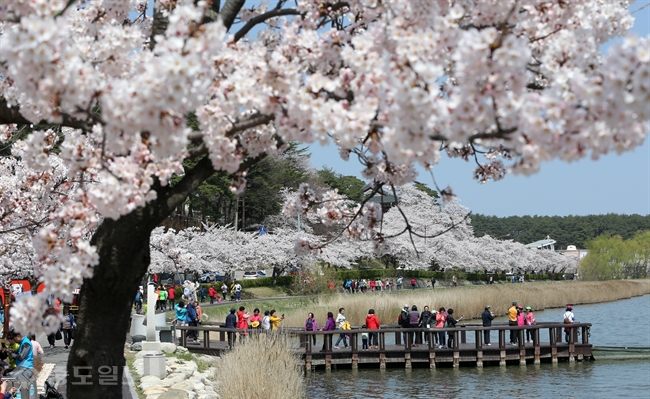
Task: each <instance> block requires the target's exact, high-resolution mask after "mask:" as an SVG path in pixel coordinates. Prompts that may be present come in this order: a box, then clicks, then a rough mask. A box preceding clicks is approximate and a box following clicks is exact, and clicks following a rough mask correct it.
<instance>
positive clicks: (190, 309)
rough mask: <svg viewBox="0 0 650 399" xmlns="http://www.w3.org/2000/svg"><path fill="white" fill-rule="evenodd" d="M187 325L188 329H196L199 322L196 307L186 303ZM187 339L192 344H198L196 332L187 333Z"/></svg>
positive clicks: (192, 303)
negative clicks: (192, 342)
mask: <svg viewBox="0 0 650 399" xmlns="http://www.w3.org/2000/svg"><path fill="white" fill-rule="evenodd" d="M186 308H187V325H188V326H189V327H198V326H199V320H198V318H197V315H196V307H195V306H194V302H188V304H187V307H186ZM187 339H192V340H193V341H194V342H199V334H198V332H197V331H196V330H192V331H189V332H188V333H187Z"/></svg>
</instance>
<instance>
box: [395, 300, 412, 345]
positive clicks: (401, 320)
mask: <svg viewBox="0 0 650 399" xmlns="http://www.w3.org/2000/svg"><path fill="white" fill-rule="evenodd" d="M397 324H399V325H400V327H402V328H404V329H406V328H409V327H410V324H411V323H410V321H409V305H408V304H406V305H404V307H403V308H402V311H401V312H400V314H399V316H398V317H397ZM402 341H404V345H406V331H404V332H403V333H402Z"/></svg>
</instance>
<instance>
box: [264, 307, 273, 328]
mask: <svg viewBox="0 0 650 399" xmlns="http://www.w3.org/2000/svg"><path fill="white" fill-rule="evenodd" d="M270 329H271V312H270V311H268V310H265V311H264V317H262V330H264V331H269V330H270Z"/></svg>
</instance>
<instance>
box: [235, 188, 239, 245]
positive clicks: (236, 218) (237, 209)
mask: <svg viewBox="0 0 650 399" xmlns="http://www.w3.org/2000/svg"><path fill="white" fill-rule="evenodd" d="M238 216H239V194H237V198H235V234H234V237H235V238H237V223H238V222H239V220H238V219H239V218H238Z"/></svg>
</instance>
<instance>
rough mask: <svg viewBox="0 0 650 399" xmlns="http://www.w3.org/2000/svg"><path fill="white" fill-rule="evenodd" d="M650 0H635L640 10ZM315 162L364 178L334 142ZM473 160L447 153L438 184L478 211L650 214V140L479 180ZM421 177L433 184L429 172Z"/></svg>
mask: <svg viewBox="0 0 650 399" xmlns="http://www.w3.org/2000/svg"><path fill="white" fill-rule="evenodd" d="M648 2H650V0H641V1H637V2H635V3H634V4H633V5H632V6H631V7H630V9H631V10H637V9H639V8H641V7H642V6H644V5H647V4H648ZM634 17H635V18H636V20H635V23H634V28H633V29H632V32H633V33H634V34H636V35H638V36H647V35H649V34H650V6H649V7H646V8H644V9H642V10H641V11H639V12H637V13H635V14H634ZM648 106H650V104H648ZM310 152H311V154H312V156H311V162H312V165H313V166H314V167H316V168H318V169H320V168H322V167H323V166H328V167H330V168H332V169H334V170H335V171H336V172H337V173H341V174H344V175H354V176H357V177H359V178H361V174H360V171H361V169H362V167H361V165H359V164H358V163H357V162H356V161H355V160H354V158H351V159H350V161H348V162H345V161H343V160H342V159H341V158H340V157H339V155H338V150H337V149H336V147H335V146H334V145H329V146H325V147H323V146H320V145H318V144H315V145H312V146H311V147H310ZM472 165H473V163H468V162H464V161H462V160H459V159H448V158H444V157H443V159H442V161H441V162H440V164H438V165H437V166H436V167H435V168H434V175H435V178H436V181H437V183H438V186H439V187H440V188H444V187H446V186H450V187H451V188H452V189H453V191H454V193H455V194H456V195H457V196H458V197H459V198H460V200H461V203H462V204H463V205H465V206H467V207H468V208H469V209H470V210H471V211H472V212H473V213H481V214H485V215H496V216H514V215H519V216H521V215H550V216H553V215H558V216H567V215H591V214H606V213H619V214H635V213H636V214H641V215H649V214H650V140H648V139H647V138H646V140H645V142H644V144H643V146H641V147H637V148H636V149H634V150H633V151H629V152H626V153H623V154H622V155H617V154H615V153H613V154H608V155H606V156H603V157H601V158H600V159H599V160H598V161H592V160H591V159H583V160H580V161H577V162H572V163H566V162H562V161H553V162H549V163H545V164H543V165H542V167H541V170H540V171H539V172H538V173H537V174H535V175H532V176H528V177H527V176H515V175H508V176H506V177H505V178H504V179H503V180H501V181H498V182H488V183H486V184H479V183H477V182H476V181H475V180H474V179H473V178H472V172H473V169H474V167H473V166H472ZM420 172H421V173H420V176H419V177H418V181H421V182H422V183H425V184H427V185H428V186H430V187H433V186H434V185H433V182H432V180H431V176H430V175H429V173H428V172H425V171H422V170H421V171H420Z"/></svg>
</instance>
